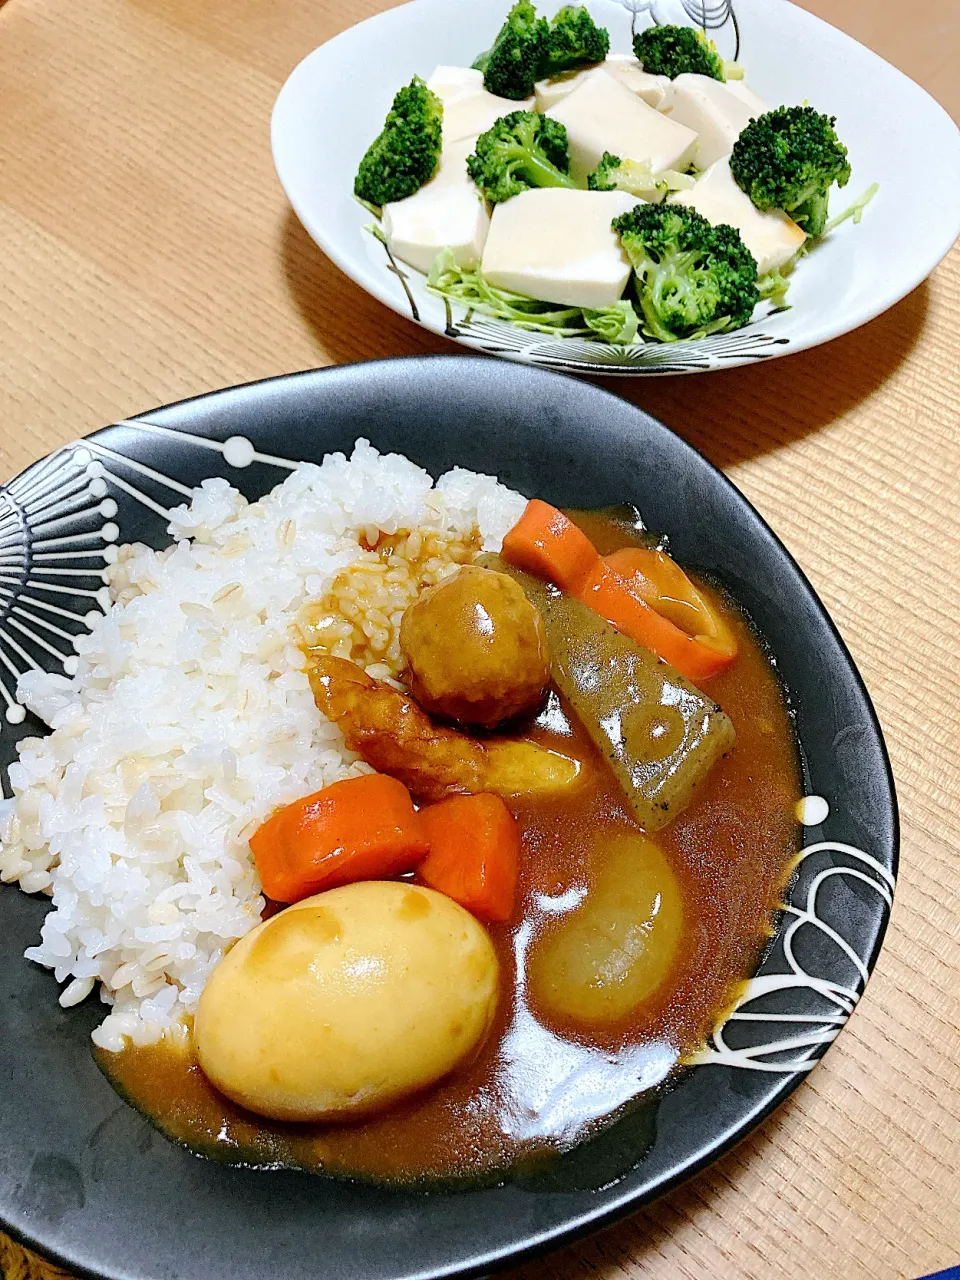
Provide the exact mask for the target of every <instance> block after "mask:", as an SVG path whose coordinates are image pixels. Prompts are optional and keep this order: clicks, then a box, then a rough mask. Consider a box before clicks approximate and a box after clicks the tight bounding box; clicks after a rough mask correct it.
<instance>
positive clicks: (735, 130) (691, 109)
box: [663, 72, 751, 169]
mask: <svg viewBox="0 0 960 1280" xmlns="http://www.w3.org/2000/svg"><path fill="white" fill-rule="evenodd" d="M663 109H664V111H665V112H666V114H667V116H668V117H669V118H670V119H671V120H676V121H677V123H678V124H685V125H686V126H687V128H688V129H693V130H694V132H695V133H696V134H697V151H696V156H695V157H694V159H695V163H696V164H697V166H698V168H700V169H708V168H709V167H710V165H712V164H714V163H715V162H716V161H717V160H720V159H721V158H722V157H723V156H728V155H729V154H730V152H731V151H732V150H733V144H734V143H735V142H736V140H737V138H738V137H739V136H740V134H741V132H742V131H743V130H744V129H745V128H746V127H747V125H748V124H749V123H750V115H751V112H750V108H749V107H748V106H747V104H746V103H745V102H742V101H741V100H740V99H739V98H738V97H736V96H735V95H734V94H732V93H731V92H730V90H729V89H728V88H727V86H726V85H725V84H721V82H720V81H719V80H714V79H712V78H711V77H710V76H698V75H693V74H691V73H689V72H685V73H684V74H683V75H679V76H677V77H676V78H675V79H674V81H673V84H672V87H671V92H670V96H669V98H668V99H667V102H666V104H665V105H664V108H663Z"/></svg>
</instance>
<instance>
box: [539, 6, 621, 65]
mask: <svg viewBox="0 0 960 1280" xmlns="http://www.w3.org/2000/svg"><path fill="white" fill-rule="evenodd" d="M609 52H610V32H609V31H607V29H606V27H598V26H597V24H596V23H595V22H594V20H593V18H592V17H591V16H590V14H589V12H588V11H587V10H586V9H584V8H583V6H582V5H581V6H580V7H577V6H575V5H566V6H565V7H564V8H563V9H561V10H560V11H559V12H558V13H557V15H556V16H555V17H554V19H553V21H552V22H551V23H550V30H549V32H548V33H547V43H546V56H545V58H544V63H543V67H542V74H543V75H545V76H559V75H562V74H563V73H564V72H565V71H576V70H577V69H578V68H579V67H587V66H590V64H591V63H594V62H602V61H603V60H604V58H605V57H606V56H607V54H608V53H609Z"/></svg>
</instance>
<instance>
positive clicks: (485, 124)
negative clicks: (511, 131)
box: [443, 89, 534, 147]
mask: <svg viewBox="0 0 960 1280" xmlns="http://www.w3.org/2000/svg"><path fill="white" fill-rule="evenodd" d="M533 109H534V99H533V98H532V97H530V98H524V99H522V100H521V101H520V102H514V101H513V100H512V99H510V98H498V97H497V96H496V95H495V94H493V93H487V91H486V89H481V90H480V92H479V93H466V94H462V95H460V96H458V97H454V98H450V99H449V101H446V102H444V104H443V145H444V147H447V146H449V145H450V144H451V143H453V142H459V141H460V140H461V139H462V138H476V137H477V135H478V134H481V133H486V131H487V130H488V129H489V128H491V126H492V125H494V124H495V123H496V122H497V121H498V120H499V119H500V117H501V116H508V115H509V114H510V112H511V111H533Z"/></svg>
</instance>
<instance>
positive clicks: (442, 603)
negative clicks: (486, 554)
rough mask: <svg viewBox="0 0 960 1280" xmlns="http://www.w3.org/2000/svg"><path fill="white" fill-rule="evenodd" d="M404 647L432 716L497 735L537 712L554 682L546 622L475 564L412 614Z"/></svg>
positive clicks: (413, 683)
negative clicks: (500, 729)
mask: <svg viewBox="0 0 960 1280" xmlns="http://www.w3.org/2000/svg"><path fill="white" fill-rule="evenodd" d="M400 647H401V649H402V650H403V653H404V656H405V658H406V660H407V663H408V664H409V668H410V687H411V689H412V691H413V695H414V697H415V698H416V699H417V701H418V702H419V703H420V705H421V706H422V707H424V708H425V709H426V710H427V711H431V712H433V713H435V714H436V715H442V716H449V717H450V719H451V720H458V721H460V722H461V723H462V724H471V725H480V726H482V727H483V728H486V729H491V728H493V727H494V726H495V725H498V724H500V722H501V721H503V720H509V719H510V718H511V717H512V716H516V715H520V713H521V712H524V711H531V710H533V708H534V707H536V706H537V704H538V703H539V702H540V700H541V698H542V697H543V695H544V692H545V691H546V688H547V685H548V684H549V682H550V665H549V662H548V661H547V640H546V634H545V632H544V629H543V620H542V619H541V617H540V614H539V612H538V610H537V609H536V608H535V607H534V605H532V604H531V603H530V601H529V600H528V599H527V597H526V595H525V594H524V592H523V589H522V588H521V587H520V586H519V585H518V584H517V583H516V582H514V580H513V579H512V578H509V577H507V575H506V574H504V573H495V572H493V570H491V569H481V568H480V567H479V566H477V565H468V566H465V567H464V568H462V569H460V570H459V572H458V573H457V574H456V576H455V577H453V578H450V579H448V580H447V581H446V582H441V583H439V584H438V585H437V586H435V587H428V588H427V589H426V590H425V591H423V592H421V594H420V597H419V599H418V600H416V601H415V602H414V603H413V604H412V605H410V607H409V608H408V609H407V611H406V613H405V614H404V615H403V621H402V623H401V626H400Z"/></svg>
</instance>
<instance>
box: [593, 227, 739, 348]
mask: <svg viewBox="0 0 960 1280" xmlns="http://www.w3.org/2000/svg"><path fill="white" fill-rule="evenodd" d="M613 229H614V230H615V231H616V232H617V234H618V235H619V236H620V242H621V244H622V245H623V247H624V249H625V251H626V254H627V257H628V258H629V259H630V262H631V264H632V265H633V270H634V289H635V292H636V295H637V300H638V301H639V303H640V309H641V311H642V312H643V328H644V332H645V333H646V334H647V335H648V336H649V337H651V338H657V339H659V341H660V342H676V341H677V339H679V338H703V337H706V336H707V334H710V333H723V332H724V331H725V330H728V329H739V328H740V327H741V326H742V325H745V324H746V323H747V321H748V320H749V319H750V317H751V316H752V315H753V309H754V307H755V306H756V305H757V303H758V302H759V300H760V294H759V291H758V289H757V263H756V260H755V259H754V257H753V254H751V253H750V251H749V249H747V247H746V245H745V244H744V243H743V241H742V240H741V239H740V234H739V232H738V231H736V230H735V229H734V228H733V227H730V226H727V225H726V224H725V223H722V224H720V225H719V226H716V227H714V226H711V224H710V223H709V222H708V221H707V220H706V218H704V217H702V216H701V215H700V214H699V213H697V211H696V210H695V209H691V208H688V207H687V206H686V205H679V204H640V205H637V206H636V208H634V209H631V210H630V211H629V212H628V213H624V214H622V215H621V216H620V217H619V218H614V220H613Z"/></svg>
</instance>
